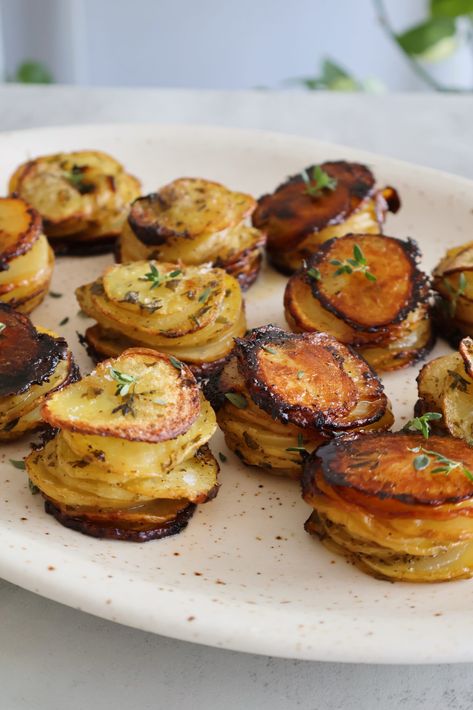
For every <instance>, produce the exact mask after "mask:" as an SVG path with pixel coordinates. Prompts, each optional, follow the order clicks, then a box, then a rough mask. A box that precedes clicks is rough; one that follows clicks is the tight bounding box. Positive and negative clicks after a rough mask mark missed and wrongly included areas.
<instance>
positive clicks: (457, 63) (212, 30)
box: [0, 0, 469, 90]
mask: <svg viewBox="0 0 473 710" xmlns="http://www.w3.org/2000/svg"><path fill="white" fill-rule="evenodd" d="M386 4H387V7H388V9H389V10H390V12H391V13H392V16H393V20H394V21H395V24H396V26H397V27H398V28H399V29H402V28H404V27H407V26H410V25H411V24H413V22H415V21H416V20H418V19H421V18H422V17H423V13H424V10H425V7H426V4H427V0H386ZM0 9H1V15H2V18H3V22H2V23H0V25H1V24H3V45H4V46H3V54H4V65H5V73H6V75H7V76H9V75H10V76H11V75H12V74H13V73H14V70H15V67H16V66H17V65H18V64H19V63H20V62H21V61H22V60H23V59H25V58H27V57H31V58H33V59H38V60H41V61H43V62H45V63H46V64H47V65H48V66H49V68H50V69H51V70H52V72H53V74H54V77H55V80H56V81H58V82H64V83H78V84H89V85H108V86H119V85H128V86H164V87H194V88H215V89H218V88H227V89H239V88H252V87H261V86H263V87H268V88H276V87H281V85H283V83H284V80H286V79H288V78H290V77H297V76H301V75H308V74H314V73H315V72H316V70H317V68H318V67H319V65H320V61H321V59H322V58H323V57H325V56H330V57H332V58H333V59H335V60H337V61H339V62H341V63H342V64H344V65H346V66H347V67H348V68H349V69H350V70H351V71H352V72H353V73H354V74H355V75H356V76H357V77H359V78H362V79H364V78H368V77H372V76H375V77H378V78H380V79H381V80H382V81H383V82H384V83H385V84H386V86H387V87H388V88H389V89H391V90H406V89H407V90H409V89H416V88H420V86H421V85H420V84H419V81H418V80H417V79H416V78H415V77H414V76H413V75H412V72H411V70H410V69H409V67H408V66H407V64H406V61H405V59H404V58H403V57H402V55H401V54H400V52H399V50H397V48H396V47H395V46H393V44H392V43H391V42H390V41H389V39H388V38H387V37H386V35H385V34H384V32H383V30H382V29H381V27H380V26H379V23H378V22H377V19H376V14H375V10H374V6H373V2H372V0H292V2H291V0H233V1H230V0H0ZM464 59H465V58H464V57H461V56H460V57H457V58H456V59H455V60H453V61H451V62H449V66H447V67H446V68H445V69H443V71H448V72H449V73H450V75H451V76H453V77H455V78H456V79H459V80H460V81H461V80H462V79H465V78H467V77H465V76H464V75H465V73H469V69H467V68H466V65H465V61H464ZM1 64H2V62H1V61H0V66H1Z"/></svg>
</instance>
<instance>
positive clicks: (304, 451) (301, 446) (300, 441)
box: [286, 434, 309, 456]
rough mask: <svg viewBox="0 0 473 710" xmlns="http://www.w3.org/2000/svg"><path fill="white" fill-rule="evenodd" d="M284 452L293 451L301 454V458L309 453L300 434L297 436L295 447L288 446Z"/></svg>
mask: <svg viewBox="0 0 473 710" xmlns="http://www.w3.org/2000/svg"><path fill="white" fill-rule="evenodd" d="M286 451H295V452H297V453H299V454H301V456H303V455H304V454H308V453H309V452H308V451H307V449H306V448H305V446H304V437H303V436H302V434H298V435H297V446H289V447H288V448H287V449H286Z"/></svg>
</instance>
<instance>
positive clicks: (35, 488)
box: [28, 478, 39, 496]
mask: <svg viewBox="0 0 473 710" xmlns="http://www.w3.org/2000/svg"><path fill="white" fill-rule="evenodd" d="M28 488H29V489H30V492H31V494H32V495H34V496H35V495H36V494H37V493H39V488H38V486H37V485H36V484H34V483H33V481H32V480H31V478H28Z"/></svg>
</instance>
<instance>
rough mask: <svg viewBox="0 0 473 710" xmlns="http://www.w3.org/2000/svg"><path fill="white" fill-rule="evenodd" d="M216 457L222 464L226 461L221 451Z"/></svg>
mask: <svg viewBox="0 0 473 710" xmlns="http://www.w3.org/2000/svg"><path fill="white" fill-rule="evenodd" d="M218 457H219V459H220V461H221V462H222V463H225V461H226V460H227V457H226V456H225V454H223V453H222V452H221V451H219V452H218Z"/></svg>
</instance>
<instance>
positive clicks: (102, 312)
mask: <svg viewBox="0 0 473 710" xmlns="http://www.w3.org/2000/svg"><path fill="white" fill-rule="evenodd" d="M76 294H77V299H78V301H79V304H80V306H81V308H82V310H83V311H84V312H85V313H86V314H87V315H88V316H90V317H91V318H93V319H94V320H96V321H97V325H95V326H93V327H91V328H88V330H87V331H86V333H85V340H86V342H87V344H88V346H89V348H91V354H92V355H93V356H94V355H95V357H96V359H103V357H110V356H116V355H119V354H120V353H121V352H122V351H123V350H125V349H126V348H128V347H131V346H146V347H153V348H155V349H156V350H160V351H162V352H165V353H169V354H171V355H174V356H175V357H177V358H179V359H180V360H183V361H184V362H186V363H187V364H188V365H189V367H190V368H191V369H192V371H193V372H194V373H195V374H196V375H198V376H199V377H207V376H208V375H209V374H211V373H212V372H216V371H217V370H218V369H220V368H221V367H222V365H223V363H224V361H225V358H226V357H227V356H228V354H229V353H230V351H231V349H232V347H233V338H234V337H236V336H241V335H243V334H244V333H245V330H246V320H245V311H244V303H243V298H242V295H241V289H240V286H239V284H238V281H237V280H236V279H235V278H233V277H232V276H230V275H229V274H227V273H226V272H225V271H224V270H223V269H217V268H211V267H210V266H208V265H204V266H187V267H184V266H182V267H181V266H178V265H176V264H167V263H158V262H155V261H150V262H147V261H138V262H133V263H131V264H119V265H115V266H112V267H110V268H109V269H107V270H106V271H105V273H104V275H103V277H102V278H99V279H97V280H96V281H94V282H92V283H90V284H87V285H85V286H81V287H80V288H79V289H78V290H77V291H76Z"/></svg>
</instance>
